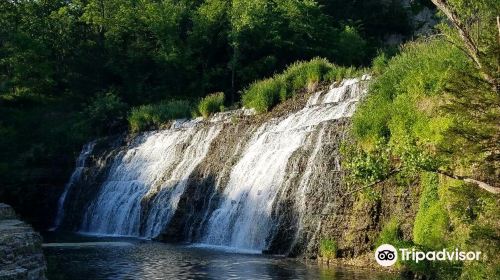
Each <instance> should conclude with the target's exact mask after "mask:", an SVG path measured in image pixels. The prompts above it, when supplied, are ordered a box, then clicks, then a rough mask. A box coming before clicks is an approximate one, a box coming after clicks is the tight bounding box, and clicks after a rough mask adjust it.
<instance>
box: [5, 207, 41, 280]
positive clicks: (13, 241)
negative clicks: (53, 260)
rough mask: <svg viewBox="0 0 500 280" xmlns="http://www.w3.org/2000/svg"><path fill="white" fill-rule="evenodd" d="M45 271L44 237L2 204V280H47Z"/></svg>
mask: <svg viewBox="0 0 500 280" xmlns="http://www.w3.org/2000/svg"><path fill="white" fill-rule="evenodd" d="M45 271H46V264H45V258H44V256H43V253H42V238H41V236H40V234H38V233H37V232H35V231H33V229H32V228H31V227H30V226H29V225H27V224H26V223H24V222H22V221H20V220H18V219H17V217H16V214H15V213H14V210H13V209H12V208H11V207H10V206H9V205H6V204H3V203H0V279H12V280H14V279H19V280H21V279H22V280H24V279H29V280H38V279H46V278H45Z"/></svg>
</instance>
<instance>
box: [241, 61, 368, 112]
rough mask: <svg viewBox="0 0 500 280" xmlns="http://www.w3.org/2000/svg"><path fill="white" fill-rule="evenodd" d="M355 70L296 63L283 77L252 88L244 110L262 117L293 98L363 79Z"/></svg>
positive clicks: (325, 63) (245, 97) (247, 92)
mask: <svg viewBox="0 0 500 280" xmlns="http://www.w3.org/2000/svg"><path fill="white" fill-rule="evenodd" d="M359 74H360V71H359V70H357V69H355V68H352V67H351V68H346V67H339V66H336V65H334V64H332V63H330V62H329V61H328V60H326V59H323V58H314V59H312V60H310V61H301V62H296V63H294V64H292V65H290V66H289V67H288V68H287V69H286V70H285V71H284V72H283V73H281V74H276V75H274V76H273V77H271V78H268V79H264V80H261V81H256V82H254V83H253V84H251V85H250V86H249V87H248V88H247V89H246V90H245V91H244V92H243V96H242V101H243V106H245V107H247V108H254V109H255V110H256V111H257V112H258V113H263V112H267V111H269V110H271V109H272V108H273V107H274V106H276V105H277V104H279V103H280V102H283V101H285V100H287V99H290V98H292V97H293V96H294V95H296V94H297V93H298V92H300V91H301V90H304V89H306V90H307V91H308V92H312V91H314V90H315V89H316V88H317V86H318V85H319V84H320V83H322V82H333V81H338V80H341V79H343V78H346V77H353V76H356V75H359Z"/></svg>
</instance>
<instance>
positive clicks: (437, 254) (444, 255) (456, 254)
mask: <svg viewBox="0 0 500 280" xmlns="http://www.w3.org/2000/svg"><path fill="white" fill-rule="evenodd" d="M480 256H481V252H472V251H471V252H463V251H459V250H458V249H455V250H451V251H450V250H447V249H443V250H440V251H428V252H422V251H418V250H415V248H412V249H405V248H401V249H399V258H400V259H401V260H402V261H414V262H415V263H418V262H420V261H424V260H427V261H478V260H479V259H480ZM375 260H376V261H377V263H378V264H380V265H381V266H391V265H394V264H395V263H396V261H397V260H398V250H397V249H396V248H395V247H394V246H392V245H390V244H383V245H380V246H379V247H378V248H377V250H376V251H375Z"/></svg>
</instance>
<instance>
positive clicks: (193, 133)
mask: <svg viewBox="0 0 500 280" xmlns="http://www.w3.org/2000/svg"><path fill="white" fill-rule="evenodd" d="M219 131H220V127H219V126H212V127H209V128H202V129H199V128H198V127H197V126H196V125H183V126H181V127H180V128H179V126H178V125H177V124H176V125H174V126H173V128H172V129H168V130H163V131H159V132H153V133H145V134H143V135H141V136H139V137H137V139H135V142H134V143H133V144H132V145H131V146H130V147H129V148H128V149H127V150H126V151H124V152H122V154H121V155H119V156H118V157H117V158H116V159H115V161H114V162H113V166H112V167H111V171H110V174H109V175H108V178H107V179H106V181H105V182H104V183H103V185H102V187H101V190H100V192H99V194H98V195H97V199H96V200H95V201H94V202H93V203H92V204H91V205H90V206H89V208H88V209H87V211H86V213H85V215H84V218H83V223H82V225H81V231H82V232H87V233H93V234H106V235H120V236H144V237H154V236H156V235H158V234H159V233H160V231H161V226H160V225H162V224H166V223H167V222H168V218H169V217H170V215H171V213H172V212H173V211H175V209H176V203H177V201H178V198H179V195H180V194H181V193H182V192H183V188H184V186H185V184H186V182H185V181H186V179H187V177H188V176H189V174H190V173H191V171H192V170H193V169H194V167H195V166H196V165H197V163H198V162H199V161H200V160H202V159H203V157H204V156H205V154H206V153H207V151H208V148H209V146H210V143H211V141H212V139H213V138H214V137H215V136H216V135H217V133H218V132H219ZM186 146H187V148H185V147H186ZM147 196H156V198H155V202H156V205H154V209H153V211H152V216H151V217H150V218H148V221H149V222H148V230H147V233H141V232H140V227H141V201H142V199H144V198H145V197H147Z"/></svg>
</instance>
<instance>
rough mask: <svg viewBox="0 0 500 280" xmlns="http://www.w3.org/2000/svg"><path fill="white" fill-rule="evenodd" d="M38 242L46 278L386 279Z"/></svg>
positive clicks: (339, 270) (228, 258) (68, 239)
mask: <svg viewBox="0 0 500 280" xmlns="http://www.w3.org/2000/svg"><path fill="white" fill-rule="evenodd" d="M44 239H45V242H48V243H45V244H46V245H45V247H44V252H45V255H46V257H47V262H48V279H75V280H78V279H338V280H341V279H388V278H389V277H390V275H389V277H387V276H388V275H386V274H380V275H379V274H377V273H373V272H371V271H364V270H357V269H353V268H344V267H336V268H321V267H319V266H317V265H306V264H303V263H301V262H299V261H296V260H292V259H287V258H283V257H274V256H263V255H252V254H236V253H229V252H225V251H220V250H213V249H209V248H196V247H192V246H185V245H171V244H164V243H158V242H152V241H146V240H140V239H130V238H98V237H87V236H79V235H68V234H66V235H64V237H63V238H60V237H58V236H56V235H46V236H45V237H44ZM55 242H59V243H57V244H55ZM83 242H91V243H83ZM103 242H106V243H103ZM86 244H90V245H86ZM99 244H101V245H99ZM118 244H119V245H118ZM56 245H57V246H56ZM115 245H116V246H115ZM393 279H395V278H393Z"/></svg>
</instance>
